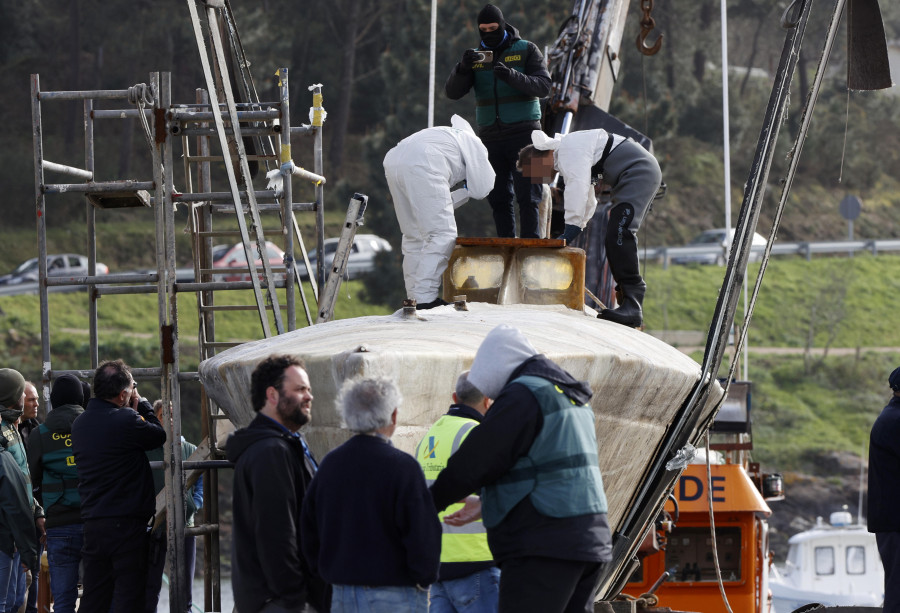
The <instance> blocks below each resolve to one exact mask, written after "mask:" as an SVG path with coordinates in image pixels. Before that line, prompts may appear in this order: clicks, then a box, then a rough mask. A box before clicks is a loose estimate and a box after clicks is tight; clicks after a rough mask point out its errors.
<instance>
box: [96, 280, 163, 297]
mask: <svg viewBox="0 0 900 613" xmlns="http://www.w3.org/2000/svg"><path fill="white" fill-rule="evenodd" d="M154 276H155V275H154ZM158 291H159V287H157V286H156V285H115V286H112V287H97V288H95V289H94V293H95V294H97V296H98V297H99V296H121V295H132V294H155V293H156V292H158Z"/></svg>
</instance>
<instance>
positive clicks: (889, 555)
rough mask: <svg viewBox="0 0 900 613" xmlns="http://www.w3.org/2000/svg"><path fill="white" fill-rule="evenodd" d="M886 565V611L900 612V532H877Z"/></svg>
mask: <svg viewBox="0 0 900 613" xmlns="http://www.w3.org/2000/svg"><path fill="white" fill-rule="evenodd" d="M875 542H876V543H878V553H880V554H881V563H882V565H883V566H884V607H883V609H884V613H900V532H876V533H875Z"/></svg>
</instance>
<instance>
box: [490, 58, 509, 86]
mask: <svg viewBox="0 0 900 613" xmlns="http://www.w3.org/2000/svg"><path fill="white" fill-rule="evenodd" d="M512 71H513V69H512V68H510V67H509V66H507V65H506V64H504V63H503V62H501V61H500V60H497V61H496V62H494V77H496V78H497V79H500V80H501V81H506V80H507V79H509V75H510V73H512Z"/></svg>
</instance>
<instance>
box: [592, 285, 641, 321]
mask: <svg viewBox="0 0 900 613" xmlns="http://www.w3.org/2000/svg"><path fill="white" fill-rule="evenodd" d="M619 289H620V290H621V291H622V301H621V302H620V303H619V306H617V307H616V308H614V309H604V310H603V311H601V312H600V313H599V314H598V315H597V317H599V318H600V319H605V320H607V321H612V322H615V323H617V324H622V325H623V326H630V327H632V328H640V327H641V326H642V325H644V314H643V311H642V310H641V306H642V305H643V303H644V292H645V291H646V290H647V286H646V284H644V283H641V284H640V285H631V286H625V285H620V286H619Z"/></svg>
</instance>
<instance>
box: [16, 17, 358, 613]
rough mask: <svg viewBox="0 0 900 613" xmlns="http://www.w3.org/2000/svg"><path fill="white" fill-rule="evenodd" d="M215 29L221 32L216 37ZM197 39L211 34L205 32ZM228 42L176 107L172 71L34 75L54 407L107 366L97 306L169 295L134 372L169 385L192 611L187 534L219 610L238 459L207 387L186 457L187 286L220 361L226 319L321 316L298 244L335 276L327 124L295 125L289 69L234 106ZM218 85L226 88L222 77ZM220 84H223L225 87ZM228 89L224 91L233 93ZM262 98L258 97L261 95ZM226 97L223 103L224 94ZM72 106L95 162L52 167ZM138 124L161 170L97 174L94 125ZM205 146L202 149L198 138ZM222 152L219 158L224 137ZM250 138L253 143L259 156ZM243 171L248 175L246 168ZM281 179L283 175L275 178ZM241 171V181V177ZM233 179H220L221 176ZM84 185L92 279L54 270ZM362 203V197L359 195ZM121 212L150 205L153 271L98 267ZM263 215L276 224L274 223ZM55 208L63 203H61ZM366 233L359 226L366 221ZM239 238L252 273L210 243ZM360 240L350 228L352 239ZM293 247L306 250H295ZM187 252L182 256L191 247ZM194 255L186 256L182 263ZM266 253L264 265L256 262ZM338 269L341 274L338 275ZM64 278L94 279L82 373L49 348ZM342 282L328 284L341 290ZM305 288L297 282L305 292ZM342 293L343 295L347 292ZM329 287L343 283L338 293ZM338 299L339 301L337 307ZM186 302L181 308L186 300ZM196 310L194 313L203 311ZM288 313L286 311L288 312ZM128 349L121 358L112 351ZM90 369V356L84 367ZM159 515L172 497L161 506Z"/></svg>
mask: <svg viewBox="0 0 900 613" xmlns="http://www.w3.org/2000/svg"><path fill="white" fill-rule="evenodd" d="M216 30H217V29H216V28H212V31H214V32H215V31H216ZM198 36H199V34H198ZM221 45H222V43H221V40H219V41H218V43H216V47H217V51H218V56H219V58H218V59H219V62H218V63H216V64H215V65H214V67H215V70H216V74H217V75H218V76H220V77H222V76H224V78H222V79H219V80H218V81H216V79H214V78H212V77H213V73H212V68H211V67H210V66H209V65H204V72H205V74H206V76H207V87H208V89H206V90H198V92H197V96H196V100H195V102H193V103H191V104H173V102H172V93H171V75H170V74H169V73H152V74H151V75H150V84H149V85H145V84H138V85H135V86H133V87H130V88H128V89H121V90H96V91H42V90H41V88H40V79H39V76H38V75H36V74H35V75H32V77H31V102H32V134H33V141H34V168H35V183H34V184H35V207H36V219H37V234H38V249H39V296H40V323H41V357H42V363H43V372H42V384H43V397H44V399H45V403H46V402H47V401H48V400H49V389H50V384H51V382H52V381H53V380H55V379H56V378H57V377H59V376H61V375H63V374H74V375H75V376H77V377H80V378H82V379H88V380H89V379H90V378H91V377H92V376H93V371H94V370H95V369H96V368H97V366H98V364H99V363H100V355H99V342H98V335H99V326H98V301H99V299H100V297H102V296H105V295H106V296H109V295H123V294H124V295H127V294H141V293H156V294H157V296H158V300H157V307H158V309H157V310H158V320H159V335H158V342H159V362H158V364H156V365H139V366H136V367H134V368H133V369H132V373H133V375H134V377H135V379H136V380H149V379H153V380H158V381H159V382H160V392H161V398H162V400H163V403H164V407H168V408H167V409H165V410H164V417H165V419H164V427H165V428H166V433H167V440H166V444H165V454H164V457H165V460H164V461H163V462H161V463H154V468H164V470H165V478H166V488H165V490H164V493H163V494H161V496H160V497H158V500H160V499H161V498H164V499H165V514H166V522H167V545H168V551H169V556H170V561H171V573H170V598H169V602H170V610H171V611H173V612H175V611H178V612H179V613H182V612H183V611H184V610H185V608H186V603H187V595H188V593H189V592H188V590H189V589H190V586H188V585H184V579H183V578H184V576H185V573H184V564H185V558H184V537H185V536H186V535H196V536H201V537H202V538H203V542H204V554H205V555H204V561H203V565H204V580H205V597H204V610H205V611H220V610H221V597H220V592H221V583H220V576H219V555H220V552H219V508H218V499H217V492H218V476H217V469H220V468H224V467H230V464H229V463H228V462H227V461H225V460H224V459H223V457H224V453H223V450H222V448H221V447H220V444H219V443H220V436H221V434H222V432H223V431H227V430H228V428H227V427H225V428H223V425H225V424H227V423H228V422H227V418H226V417H225V416H224V414H223V413H222V411H221V410H220V409H219V408H218V407H216V406H215V405H214V403H213V402H212V401H211V400H210V399H209V398H208V397H207V396H206V394H205V393H203V391H202V389H201V432H202V436H203V441H202V443H201V444H200V445H199V446H198V449H197V452H195V453H194V455H193V456H192V457H191V458H190V459H189V460H187V461H183V459H182V440H181V429H182V428H181V427H182V406H181V389H180V386H181V384H183V383H185V382H193V381H198V380H199V377H198V374H197V372H196V371H190V372H188V371H184V370H182V361H181V355H180V354H181V350H180V345H179V313H178V294H179V293H181V294H184V293H189V294H194V296H195V301H196V305H197V306H196V312H197V316H198V321H199V326H198V330H199V338H198V341H199V349H200V351H199V359H200V360H203V359H206V358H208V357H210V356H212V355H214V354H215V353H216V352H217V351H218V350H220V349H222V348H224V347H229V346H232V345H234V344H237V343H234V342H222V341H218V340H217V339H216V316H217V315H218V316H219V317H224V316H226V314H228V313H230V312H235V311H248V310H253V311H256V312H257V313H258V315H259V321H260V329H261V336H263V337H266V336H269V335H271V334H272V333H273V330H274V332H275V333H278V334H280V333H282V332H284V331H286V330H292V329H294V328H295V327H296V317H295V308H296V300H295V293H299V294H300V299H301V303H302V306H303V309H304V312H305V314H306V320H307V324H312V323H313V314H312V313H311V312H310V309H309V307H308V306H307V300H306V294H305V288H304V284H303V282H302V281H301V275H300V272H299V271H298V267H296V266H295V265H294V261H295V260H294V254H295V252H298V253H299V255H301V256H302V261H303V263H304V265H305V267H306V270H307V272H308V273H310V274H309V275H308V276H309V284H310V287H311V290H312V292H313V297H314V299H315V300H316V301H317V302H319V301H320V300H321V299H324V298H326V297H327V296H326V295H322V296H320V293H319V288H320V287H323V286H324V284H323V279H324V270H323V260H324V258H323V254H322V243H323V240H324V208H323V198H324V190H323V187H324V182H325V179H324V177H323V176H322V174H323V173H322V125H321V121H319V122H318V123H315V122H313V124H312V125H303V126H298V127H292V126H291V124H290V114H289V106H290V100H289V91H288V80H287V69H284V68H282V69H281V70H279V92H280V99H279V100H277V101H274V102H259V101H258V100H252V101H250V102H236V101H235V99H234V96H233V95H231V94H230V90H229V89H227V88H225V89H223V88H222V87H221V83H222V82H223V81H224V82H226V83H227V82H228V79H227V72H225V65H224V62H223V61H222V60H223V58H222V46H221ZM217 82H218V85H216V83H217ZM217 87H218V91H217V90H216V88H217ZM310 90H311V91H312V93H313V107H316V108H319V109H321V105H322V103H321V99H322V98H321V86H313V87H311V88H310ZM223 93H224V96H223ZM254 93H255V92H254ZM221 98H224V100H225V102H224V103H221V104H220V103H219V99H221ZM61 100H69V101H72V100H74V101H82V102H83V105H84V164H83V168H82V167H79V166H75V165H68V164H62V163H59V162H51V161H49V160H46V159H45V157H44V149H43V142H42V138H43V125H42V118H41V110H42V105H43V104H44V103H47V102H55V101H61ZM95 104H101V105H104V106H108V105H110V104H112V105H127V106H126V108H103V109H95V108H94V105H95ZM131 118H137V119H138V120H139V124H140V126H141V131H142V132H143V135H144V137H145V138H146V140H147V144H148V147H149V150H150V158H151V160H152V168H151V172H152V177H150V178H148V179H147V180H139V181H135V180H113V181H100V180H98V178H97V176H96V173H95V159H94V153H95V139H94V126H95V122H97V121H101V120H115V119H118V120H121V119H131ZM300 135H307V136H310V137H312V139H313V151H314V153H313V157H314V169H313V172H308V171H304V170H302V169H299V168H297V167H296V166H295V165H294V164H293V162H292V161H291V157H290V155H291V153H290V152H291V137H292V136H300ZM194 139H195V143H196V144H195V145H194V147H193V152H192V147H191V143H192V140H194ZM179 142H180V143H181V146H182V158H183V160H182V161H179V162H178V164H179V165H180V164H182V163H183V170H181V172H183V177H181V176H179V181H183V182H184V186H185V188H184V190H183V191H179V190H176V188H175V174H176V170H177V167H176V162H175V154H174V148H175V146H176V145H177V144H178V143H179ZM216 142H217V143H218V147H219V149H220V151H219V152H218V153H213V150H214V149H215V143H216ZM245 143H252V145H251V149H252V152H250V153H248V151H247V148H246V147H245ZM251 165H259V166H263V165H265V166H266V167H269V168H272V169H273V170H276V173H275V174H277V175H279V176H280V177H281V180H282V188H281V190H280V191H276V190H272V189H265V190H258V189H255V188H254V187H253V183H252V177H253V174H254V173H253V172H252V170H251ZM235 169H238V171H239V172H237V173H236V172H235ZM222 170H224V171H225V173H226V174H227V175H228V178H227V190H225V191H214V190H215V189H216V188H218V187H219V186H218V185H217V184H216V181H215V180H214V177H213V171H222ZM45 172H53V173H62V174H64V175H67V176H69V177H75V178H76V179H79V180H81V181H82V182H78V183H68V184H51V183H47V182H46V180H45V176H44V175H45ZM270 174H271V173H270ZM238 175H240V176H238ZM293 177H299V178H300V179H304V180H306V181H309V182H311V183H312V184H313V185H314V196H315V198H314V200H313V201H312V202H301V203H295V202H293V189H292V178H293ZM219 182H221V181H219ZM72 192H75V193H83V194H84V196H85V200H86V223H87V255H88V260H89V274H88V276H86V277H77V278H69V277H55V276H54V277H50V276H49V275H48V270H47V223H48V209H47V197H48V196H52V195H55V194H64V193H72ZM178 204H183V205H185V206H189V207H190V215H189V219H190V221H189V225H190V232H191V239H192V240H191V248H192V261H193V280H192V281H189V282H180V281H179V280H178V275H179V273H180V272H182V271H180V270H179V269H177V267H176V261H177V258H176V241H175V223H176V219H175V207H176V205H178ZM351 204H352V203H351ZM110 209H133V210H136V211H135V212H136V213H138V212H146V211H150V212H152V215H153V220H154V227H155V233H154V239H153V240H154V252H155V260H156V269H155V271H149V272H134V273H114V274H109V275H97V274H96V271H97V215H98V212H99V213H100V214H101V215H102V214H103V213H104V212H105V211H108V210H110ZM298 211H304V212H312V213H315V219H316V224H315V227H316V245H317V249H318V259H317V262H318V270H317V271H315V273H316V274H312V272H313V271H311V270H309V259H308V256H307V253H306V249H305V246H304V243H303V237H302V236H301V234H300V231H299V225H298V224H297V220H296V217H295V212H298ZM217 214H218V215H220V216H221V215H227V216H230V217H231V218H232V219H236V220H237V225H238V230H237V231H235V230H233V229H218V230H217V229H214V228H213V218H214V217H215V216H217ZM263 214H268V215H267V219H269V218H276V219H277V222H276V221H269V222H268V223H269V224H270V226H271V227H269V228H267V229H266V231H265V233H264V231H263V217H262V215H263ZM51 216H52V211H51ZM354 231H355V229H354ZM273 232H275V233H279V234H280V235H281V243H282V244H283V247H284V253H285V255H284V260H283V266H272V265H270V263H269V257H268V254H267V249H266V237H265V234H272V233H273ZM225 236H232V237H234V236H237V237H239V238H240V241H241V243H242V245H243V250H244V255H245V257H246V261H247V265H246V266H245V267H238V268H229V269H228V273H229V274H230V275H231V274H233V273H240V276H242V278H243V279H245V280H241V279H240V278H239V280H222V279H221V278H220V275H221V273H222V269H220V268H215V267H213V266H212V246H213V244H212V243H213V239H214V238H216V237H225ZM350 240H351V242H352V235H351V236H350ZM295 246H297V247H299V249H295ZM182 255H183V254H182ZM182 259H184V258H182ZM257 260H258V261H259V264H257V263H256V262H257ZM337 276H338V282H339V278H340V273H339V274H338V275H337ZM56 286H87V287H88V295H89V337H90V341H89V344H90V350H89V358H88V359H86V360H85V361H86V362H89V366H90V367H89V368H83V369H76V370H61V369H54V368H53V366H52V364H53V362H52V356H51V345H50V313H49V303H48V291H49V289H50V288H51V287H56ZM330 286H331V283H330V284H329V287H330ZM295 288H296V289H295ZM280 289H284V294H283V296H284V303H285V304H283V305H282V304H280V302H279V292H278V291H277V290H280ZM234 290H244V293H245V294H246V290H252V293H253V301H252V304H247V305H234V304H217V302H216V300H215V297H216V294H217V293H218V292H219V291H234ZM336 291H337V290H336V289H334V290H333V293H334V294H335V295H336ZM330 294H331V291H330V292H329V293H328V295H330ZM331 304H332V305H333V300H332V302H331ZM182 306H183V305H182ZM192 310H193V309H192ZM282 311H284V315H285V318H284V320H283V318H282ZM112 357H117V356H112ZM85 366H87V364H86V365H85ZM200 474H202V475H203V478H204V480H205V484H206V487H205V488H204V508H203V519H202V522H200V523H199V524H198V525H197V526H195V527H192V528H186V527H185V525H184V523H185V517H184V506H183V495H184V489H185V486H186V485H188V486H189V485H190V484H191V483H193V481H195V480H196V479H197V478H198V477H199V476H200ZM157 509H158V511H161V510H162V509H161V505H159V504H158V507H157Z"/></svg>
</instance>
